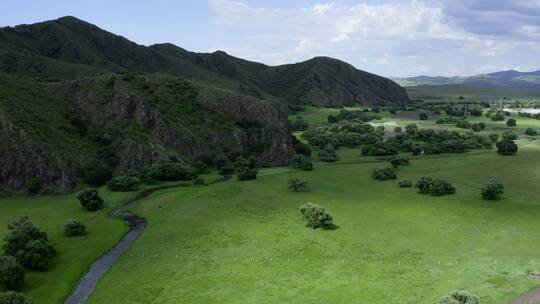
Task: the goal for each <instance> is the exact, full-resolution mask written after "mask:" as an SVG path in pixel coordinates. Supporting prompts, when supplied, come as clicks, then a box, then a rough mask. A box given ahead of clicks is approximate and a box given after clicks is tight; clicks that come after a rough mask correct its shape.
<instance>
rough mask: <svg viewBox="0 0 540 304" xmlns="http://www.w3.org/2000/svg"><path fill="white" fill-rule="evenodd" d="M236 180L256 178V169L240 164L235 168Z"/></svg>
mask: <svg viewBox="0 0 540 304" xmlns="http://www.w3.org/2000/svg"><path fill="white" fill-rule="evenodd" d="M235 172H236V177H237V178H238V180H241V181H245V180H252V179H256V178H257V169H255V168H250V167H247V166H240V167H237V168H236V169H235Z"/></svg>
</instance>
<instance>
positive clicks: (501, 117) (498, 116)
mask: <svg viewBox="0 0 540 304" xmlns="http://www.w3.org/2000/svg"><path fill="white" fill-rule="evenodd" d="M505 119H506V116H505V115H504V113H503V112H500V111H499V112H497V113H496V114H495V115H492V116H491V120H492V121H503V120H505Z"/></svg>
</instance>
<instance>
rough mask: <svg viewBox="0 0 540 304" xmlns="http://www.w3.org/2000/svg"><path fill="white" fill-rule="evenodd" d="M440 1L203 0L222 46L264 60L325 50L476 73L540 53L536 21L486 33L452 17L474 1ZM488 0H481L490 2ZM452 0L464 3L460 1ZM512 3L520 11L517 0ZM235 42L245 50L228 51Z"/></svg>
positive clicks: (363, 59)
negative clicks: (292, 2) (302, 2)
mask: <svg viewBox="0 0 540 304" xmlns="http://www.w3.org/2000/svg"><path fill="white" fill-rule="evenodd" d="M440 1H442V2H433V1H430V2H425V1H420V0H410V1H399V2H396V1H392V2H389V3H383V4H367V3H358V4H354V5H345V4H342V3H341V2H327V3H324V2H322V3H319V4H316V5H313V6H309V7H304V8H282V9H271V8H265V7H257V6H253V5H249V4H247V2H242V1H240V0H236V1H232V0H210V1H209V4H210V6H211V8H212V12H213V15H212V18H213V21H214V22H215V23H216V24H217V25H218V26H219V27H221V28H224V29H225V30H226V31H228V32H230V35H231V37H233V38H230V42H229V43H228V44H227V43H225V44H223V43H222V45H223V47H224V48H225V49H229V50H231V51H232V52H233V53H232V54H233V55H237V56H242V57H247V58H249V59H251V60H257V61H263V62H265V63H267V64H281V63H283V59H285V60H286V62H296V61H301V60H306V59H309V58H311V57H314V56H331V57H337V58H339V59H342V60H345V61H347V62H350V63H352V64H354V65H356V66H357V67H358V68H362V69H365V70H368V71H371V72H376V73H381V74H384V75H392V76H401V75H404V74H410V73H414V72H417V71H418V72H421V71H423V72H426V73H427V72H433V73H437V74H448V73H450V72H451V71H456V70H462V71H463V72H465V73H471V74H474V73H476V71H473V69H476V68H478V67H480V66H488V65H492V64H493V62H492V61H493V60H496V59H501V58H503V59H504V60H508V61H510V60H516V61H518V62H516V63H515V64H511V65H512V66H515V65H520V66H527V65H528V64H527V62H529V64H531V63H532V62H536V61H533V58H534V57H535V56H536V57H537V58H538V57H540V51H539V50H538V49H539V48H538V46H540V43H539V42H538V40H539V39H536V40H534V39H532V38H531V37H537V38H540V27H539V26H537V25H536V24H521V32H522V33H524V34H526V35H527V39H526V41H522V40H519V39H516V38H515V37H510V38H509V37H499V36H494V35H486V34H482V33H479V32H478V31H472V30H470V24H467V25H468V26H463V25H462V24H460V23H459V22H458V21H461V20H462V19H459V18H458V16H461V15H460V10H465V13H463V15H466V16H469V17H471V14H473V13H474V11H475V9H476V10H480V8H478V7H475V6H473V5H472V4H471V3H473V4H474V1H472V0H452V1H450V0H440ZM486 1H487V0H480V2H485V3H484V4H485V5H488V4H489V1H487V2H486ZM493 1H496V0H493ZM520 1H521V0H520ZM534 1H537V0H534ZM458 2H459V3H462V2H467V3H466V4H462V5H461V6H460V5H458V4H456V3H458ZM522 2H523V1H522ZM486 3H488V4H486ZM523 3H525V2H523ZM524 5H525V4H524ZM471 7H472V8H471ZM523 7H525V6H523ZM499 8H500V11H498V12H496V14H501V11H502V12H504V10H503V7H502V6H500V7H499ZM511 9H514V10H517V9H521V11H520V12H521V13H523V12H526V9H524V8H522V7H521V6H520V7H518V8H515V7H513V6H512V7H511ZM481 15H482V16H484V19H483V20H485V18H486V17H485V15H486V13H485V12H484V11H481ZM488 15H489V14H488ZM489 16H491V15H489ZM456 20H457V21H456ZM523 20H525V19H523ZM471 22H472V21H471ZM482 22H487V21H482ZM500 22H503V23H504V22H505V21H504V20H502V21H500ZM238 45H241V46H242V49H244V50H246V49H249V50H251V53H249V52H246V51H243V52H238V51H234V50H235V49H236V50H238ZM525 45H526V46H527V47H528V49H529V50H531V51H529V54H525V53H524V51H523V48H524V46H525ZM270 54H271V55H270ZM382 55H384V56H382ZM443 58H444V60H443ZM390 62H391V63H392V64H389V63H390ZM457 64H459V65H463V67H462V68H459V67H456V66H455V65H457ZM428 65H429V67H428ZM508 65H510V64H508ZM419 66H421V67H422V68H421V69H420V68H418V67H419ZM426 68H427V69H426Z"/></svg>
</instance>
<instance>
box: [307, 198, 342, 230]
mask: <svg viewBox="0 0 540 304" xmlns="http://www.w3.org/2000/svg"><path fill="white" fill-rule="evenodd" d="M300 215H301V218H302V220H304V221H306V222H307V226H308V227H311V228H312V229H315V228H318V227H322V228H325V229H331V228H333V227H334V224H333V219H332V216H331V215H330V214H329V213H328V212H326V210H325V209H324V208H323V207H321V206H319V205H317V204H313V203H306V204H304V205H302V206H301V207H300Z"/></svg>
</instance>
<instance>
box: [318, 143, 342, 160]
mask: <svg viewBox="0 0 540 304" xmlns="http://www.w3.org/2000/svg"><path fill="white" fill-rule="evenodd" d="M319 158H320V159H321V160H322V161H325V162H335V161H337V160H338V157H337V154H336V149H335V148H334V146H332V145H326V147H324V148H323V149H322V150H321V151H319Z"/></svg>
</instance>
